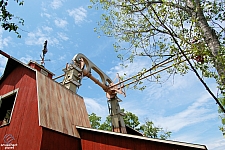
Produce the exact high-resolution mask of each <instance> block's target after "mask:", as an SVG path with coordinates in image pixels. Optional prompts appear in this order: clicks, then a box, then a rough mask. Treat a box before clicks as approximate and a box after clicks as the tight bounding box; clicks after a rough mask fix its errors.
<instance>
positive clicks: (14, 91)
mask: <svg viewBox="0 0 225 150" xmlns="http://www.w3.org/2000/svg"><path fill="white" fill-rule="evenodd" d="M18 91H19V88H17V89H15V90H12V91H10V92H8V93H6V94H3V95H0V101H2V99H3V101H4V99H5V98H8V97H10V96H12V95H13V94H15V99H14V102H13V106H12V111H11V113H10V117H9V122H8V123H6V124H4V125H0V128H2V127H4V126H8V125H9V124H10V122H11V119H12V115H13V110H14V106H15V104H16V100H17V95H18ZM1 104H2V102H1ZM0 109H1V106H0Z"/></svg>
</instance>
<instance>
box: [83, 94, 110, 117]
mask: <svg viewBox="0 0 225 150" xmlns="http://www.w3.org/2000/svg"><path fill="white" fill-rule="evenodd" d="M84 102H85V105H86V107H87V111H88V113H95V114H96V115H97V116H101V117H102V118H103V119H105V117H106V116H107V115H108V111H107V106H105V105H104V106H103V105H101V104H99V103H98V102H97V100H94V99H92V98H87V97H84Z"/></svg>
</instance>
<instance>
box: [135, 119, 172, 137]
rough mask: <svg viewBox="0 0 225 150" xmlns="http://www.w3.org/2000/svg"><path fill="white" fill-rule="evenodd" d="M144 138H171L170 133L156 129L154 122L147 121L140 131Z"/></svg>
mask: <svg viewBox="0 0 225 150" xmlns="http://www.w3.org/2000/svg"><path fill="white" fill-rule="evenodd" d="M138 130H139V131H140V132H141V133H143V134H144V136H147V137H150V138H158V139H163V140H166V139H168V138H169V137H170V135H171V133H172V132H170V131H164V130H163V128H160V127H156V126H155V125H154V123H153V122H152V121H148V120H147V121H146V122H145V124H143V125H141V126H140V128H139V129H138Z"/></svg>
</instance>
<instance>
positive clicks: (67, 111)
mask: <svg viewBox="0 0 225 150" xmlns="http://www.w3.org/2000/svg"><path fill="white" fill-rule="evenodd" d="M37 87H38V108H39V122H40V125H41V126H43V127H46V128H49V129H52V130H55V131H58V132H62V133H65V134H69V135H71V136H75V137H80V136H79V133H78V132H77V130H76V128H75V126H76V125H79V126H84V127H90V122H89V118H88V114H87V110H86V107H85V104H84V100H83V98H82V97H80V96H78V95H77V94H74V93H73V92H71V91H69V90H68V89H66V88H65V87H63V86H62V85H61V84H59V83H57V82H55V81H53V80H51V79H50V78H48V77H46V76H44V75H43V74H41V73H40V72H37Z"/></svg>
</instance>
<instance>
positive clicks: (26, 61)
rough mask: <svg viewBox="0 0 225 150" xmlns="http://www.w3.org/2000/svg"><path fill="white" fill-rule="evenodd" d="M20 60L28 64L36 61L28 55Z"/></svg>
mask: <svg viewBox="0 0 225 150" xmlns="http://www.w3.org/2000/svg"><path fill="white" fill-rule="evenodd" d="M19 60H20V61H22V62H23V63H25V64H27V63H28V62H29V61H30V60H34V59H33V58H32V57H31V56H30V55H26V57H21V58H20V59H19Z"/></svg>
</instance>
